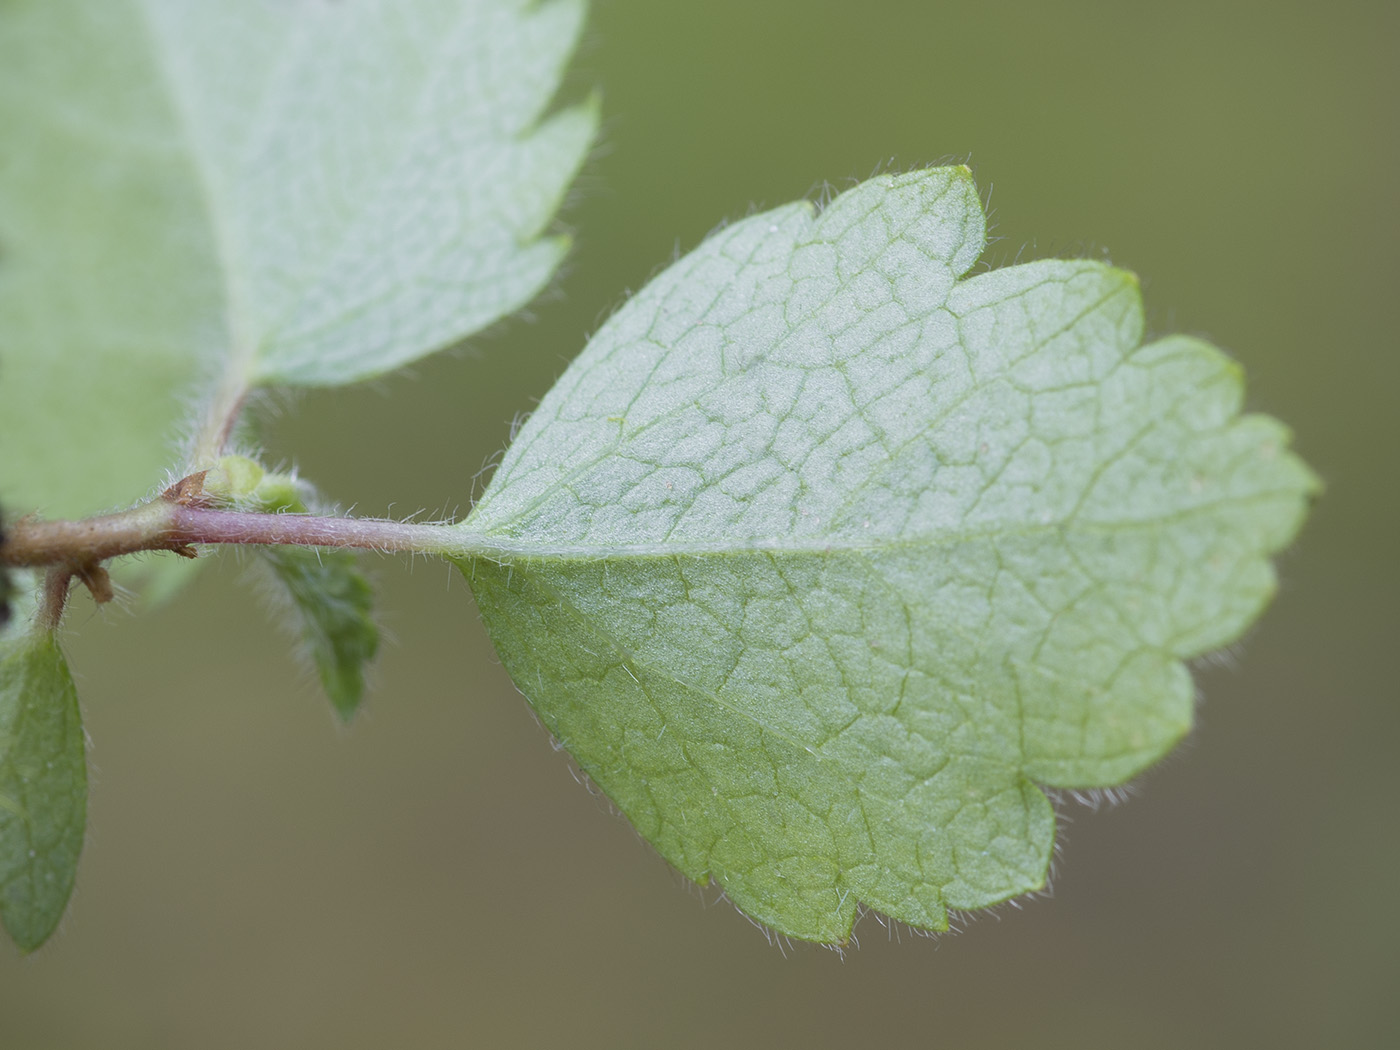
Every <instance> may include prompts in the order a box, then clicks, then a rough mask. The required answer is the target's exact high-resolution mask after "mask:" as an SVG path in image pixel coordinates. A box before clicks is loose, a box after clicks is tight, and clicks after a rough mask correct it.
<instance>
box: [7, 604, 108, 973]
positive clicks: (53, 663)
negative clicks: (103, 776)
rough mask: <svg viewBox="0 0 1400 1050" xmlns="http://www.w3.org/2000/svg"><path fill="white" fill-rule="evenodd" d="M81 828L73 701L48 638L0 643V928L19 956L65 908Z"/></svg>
mask: <svg viewBox="0 0 1400 1050" xmlns="http://www.w3.org/2000/svg"><path fill="white" fill-rule="evenodd" d="M86 822H87V766H86V763H85V761H84V741H83V725H82V716H81V714H80V712H79V710H78V694H77V690H76V689H75V688H74V686H73V678H72V675H70V674H69V672H68V664H67V661H66V660H65V659H64V657H63V653H62V651H61V650H60V649H59V647H58V642H57V640H56V639H55V638H54V637H53V635H52V634H50V633H49V632H47V631H33V632H31V633H28V634H25V635H22V636H20V637H17V638H13V639H11V640H9V641H6V642H4V643H3V644H0V921H3V922H4V925H5V929H6V931H7V932H8V933H9V935H10V936H11V937H12V938H13V939H14V942H15V944H17V945H18V946H19V948H20V949H21V950H22V951H25V952H31V951H33V950H34V949H35V948H38V947H39V946H40V945H41V944H43V943H44V941H46V940H47V939H48V937H49V935H50V934H52V933H53V931H54V928H55V927H56V926H57V925H58V921H59V919H60V918H61V917H62V916H63V910H64V908H65V907H67V904H68V897H69V895H70V894H71V893H72V892H73V881H74V878H75V876H76V874H77V868H78V855H79V854H80V853H81V852H82V848H83V831H84V828H85V826H86Z"/></svg>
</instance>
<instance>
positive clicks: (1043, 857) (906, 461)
mask: <svg viewBox="0 0 1400 1050" xmlns="http://www.w3.org/2000/svg"><path fill="white" fill-rule="evenodd" d="M983 245H984V220H983V214H982V209H981V207H980V204H979V201H978V199H977V195H976V191H975V188H974V186H973V184H972V181H971V178H970V176H969V174H968V172H967V171H966V169H962V168H944V169H936V170H931V171H924V172H917V173H913V174H909V175H904V176H891V177H882V178H877V179H873V180H871V181H869V182H867V183H864V184H862V185H861V186H859V187H857V188H856V189H853V190H851V191H850V192H848V193H845V194H843V195H841V196H840V197H838V198H837V199H836V200H835V201H833V202H832V203H831V205H830V206H829V207H828V208H826V210H825V211H823V212H821V213H820V214H817V213H816V210H815V209H814V208H813V207H812V205H810V204H807V203H798V204H793V205H789V206H787V207H783V208H779V209H777V210H775V211H772V212H769V213H767V214H763V215H757V216H754V217H751V218H748V219H745V220H744V221H742V222H739V223H736V224H734V225H732V226H730V227H728V228H727V229H725V230H724V231H723V232H721V233H719V234H717V235H716V236H714V237H712V238H711V239H710V240H709V241H707V242H706V243H705V244H703V245H702V246H701V247H700V248H699V249H697V250H696V251H694V252H692V253H691V254H690V255H688V256H686V257H685V258H683V259H681V260H680V261H679V262H677V263H676V264H674V265H673V266H671V267H670V268H669V269H667V270H666V271H665V272H663V273H662V274H661V275H660V276H659V277H657V278H656V279H655V280H653V281H652V282H651V283H650V284H649V285H648V286H647V287H646V288H644V289H643V290H642V291H641V292H640V293H639V294H638V295H637V296H636V297H635V298H633V299H632V300H631V301H630V302H629V303H627V305H626V306H624V307H623V308H622V309H621V310H620V311H619V312H618V313H617V314H616V315H615V316H614V317H613V318H612V319H611V320H610V321H609V322H608V323H607V324H606V325H604V327H603V328H602V329H601V330H600V331H599V332H598V334H597V335H596V336H595V337H594V338H593V339H592V341H591V342H590V343H589V345H588V347H587V348H586V349H585V350H584V352H583V353H582V354H581V355H580V356H579V358H578V359H577V360H576V361H575V362H574V363H573V364H572V365H571V366H570V368H569V369H568V370H567V372H566V373H565V374H564V376H563V377H562V378H561V379H560V380H559V382H558V383H557V384H556V385H555V387H554V389H553V390H552V391H551V392H550V393H549V394H548V396H546V398H545V399H544V401H543V402H542V403H541V405H540V407H539V410H538V411H537V412H536V413H535V415H534V416H533V417H532V418H531V419H530V421H529V422H528V424H527V425H526V426H525V427H524V428H523V429H522V430H521V432H520V434H519V435H518V437H517V438H516V440H515V442H514V443H513V445H512V447H511V448H510V450H509V451H508V453H507V455H506V457H505V459H504V461H503V463H502V465H501V467H500V469H499V470H498V471H497V473H496V475H495V477H494V478H493V479H492V481H491V484H490V486H489V487H488V489H487V491H486V493H485V494H484V496H483V498H482V499H481V501H480V503H479V504H478V505H477V507H476V508H475V510H474V511H473V513H472V514H471V516H470V517H469V519H468V520H467V522H465V523H464V525H463V526H462V527H463V529H464V530H465V533H466V534H467V535H466V536H464V539H465V540H466V542H468V543H469V544H470V545H471V546H473V548H474V549H475V550H476V552H477V553H476V555H475V556H473V557H467V558H463V559H462V561H461V564H462V568H463V570H464V572H465V573H466V575H467V576H468V578H469V579H470V581H471V585H472V588H473V590H474V592H475V594H476V596H477V599H478V603H479V605H480V608H481V611H482V615H483V617H484V618H485V620H486V624H487V627H488V628H489V630H490V632H491V634H492V636H493V638H494V639H495V642H496V644H497V647H498V648H499V650H500V653H501V656H502V659H503V660H504V662H505V664H506V667H507V668H508V670H509V671H510V673H511V675H512V676H513V678H514V679H515V681H516V683H517V685H519V687H520V688H521V689H522V690H523V691H524V692H525V693H526V695H527V696H528V697H529V698H530V700H531V702H532V703H533V704H534V706H535V708H536V709H537V710H538V711H539V713H540V716H541V718H542V719H543V720H544V721H545V723H546V724H547V725H548V726H549V728H550V729H551V730H552V731H553V733H554V734H555V735H556V736H557V737H558V739H559V740H560V742H561V743H562V744H563V745H564V746H565V747H567V748H568V749H569V750H570V751H571V752H572V754H573V755H574V757H575V758H576V760H577V761H578V762H579V764H580V766H581V767H582V768H583V769H584V770H585V771H586V772H587V773H588V775H589V776H590V777H592V778H593V779H594V780H595V781H596V782H597V783H598V784H599V785H600V786H601V787H602V788H603V789H604V790H605V791H606V792H607V793H608V794H609V795H610V796H611V797H612V798H613V800H614V801H615V802H616V803H617V804H618V805H619V806H620V807H621V809H622V810H623V811H624V812H625V813H626V814H627V815H628V816H629V817H630V818H631V820H632V821H633V823H634V824H636V826H637V828H638V829H639V830H640V831H641V832H642V833H643V834H644V835H645V836H646V837H647V838H649V839H650V840H651V841H652V842H653V843H654V844H655V845H656V847H657V848H658V849H659V850H660V851H661V853H662V854H663V855H664V856H665V857H666V858H667V859H668V860H670V861H671V862H672V863H673V864H675V865H676V866H677V867H678V868H679V869H680V870H681V871H683V872H684V873H686V874H687V875H689V876H690V877H692V878H694V879H698V880H701V881H704V880H707V879H714V880H716V881H717V882H718V883H719V884H720V885H721V886H722V887H723V888H724V890H725V892H726V893H727V894H728V895H729V896H730V898H731V899H732V900H733V901H734V902H735V903H736V904H737V905H738V906H739V907H740V908H741V909H743V910H744V911H745V912H747V913H748V914H750V915H751V916H753V917H754V918H756V919H758V920H760V921H762V922H764V923H766V924H768V925H769V926H772V927H773V928H774V929H776V930H778V931H781V932H782V933H785V934H790V935H793V936H796V937H802V938H808V939H812V940H818V941H827V942H839V941H843V940H844V939H845V938H846V937H847V936H848V935H849V933H850V929H851V924H852V922H853V920H854V918H855V916H856V913H857V908H858V905H859V904H860V903H861V902H863V903H864V904H866V905H868V906H870V907H873V908H876V909H878V910H880V911H881V912H884V913H886V914H888V915H890V916H893V917H895V918H897V919H900V920H903V921H905V922H907V923H910V924H912V925H914V926H919V927H925V928H931V929H942V928H944V927H946V925H947V921H948V920H947V913H948V911H949V910H950V909H968V908H979V907H983V906H986V905H989V904H992V903H995V902H997V901H1001V900H1005V899H1007V898H1009V897H1012V896H1015V895H1017V894H1021V893H1024V892H1026V891H1028V890H1032V889H1035V888H1037V887H1039V886H1041V885H1042V884H1043V883H1044V880H1045V875H1046V870H1047V865H1048V862H1049V859H1050V855H1051V847H1052V843H1053V837H1054V826H1055V818H1054V813H1053V811H1052V808H1051V805H1050V803H1049V802H1048V800H1047V799H1046V797H1045V794H1044V793H1043V791H1042V790H1041V789H1042V786H1057V787H1066V788H1078V787H1093V786H1102V785H1112V784H1117V783H1121V782H1122V781H1123V780H1125V779H1126V778H1128V777H1131V776H1133V775H1134V774H1136V773H1138V772H1139V771H1141V770H1142V769H1143V768H1145V767H1146V766H1147V765H1149V764H1150V763H1152V762H1154V761H1155V760H1157V759H1158V758H1160V757H1161V756H1162V755H1163V754H1165V753H1166V752H1167V751H1168V750H1169V749H1170V748H1171V747H1172V745H1173V744H1175V743H1176V741H1178V740H1179V739H1180V738H1181V736H1182V735H1183V734H1184V733H1185V732H1186V731H1187V730H1188V728H1189V727H1190V725H1191V717H1192V685H1191V680H1190V676H1189V674H1188V673H1187V671H1186V669H1185V667H1184V666H1183V663H1182V661H1183V660H1186V659H1188V658H1190V657H1192V656H1195V655H1198V654H1200V653H1203V652H1206V651H1208V650H1210V649H1213V648H1216V647H1219V646H1221V645H1224V644H1226V643H1227V642H1229V641H1230V640H1232V639H1234V638H1236V637H1237V636H1238V635H1239V634H1240V632H1241V631H1243V630H1244V628H1245V627H1246V626H1247V625H1248V624H1249V623H1250V622H1251V621H1252V620H1253V618H1254V617H1255V616H1256V615H1257V614H1258V613H1259V611H1260V610H1261V609H1262V607H1263V606H1264V604H1265V602H1266V601H1267V600H1268V598H1269V596H1270V594H1271V593H1272V591H1273V588H1274V576H1273V572H1272V569H1271V567H1270V564H1269V562H1268V555H1269V554H1270V553H1271V552H1273V551H1275V550H1277V549H1278V548H1279V547H1281V546H1282V545H1284V544H1285V543H1287V542H1288V540H1289V539H1290V538H1291V537H1292V535H1293V534H1294V532H1295V530H1296V529H1297V528H1298V526H1299V523H1300V521H1301V519H1302V516H1303V514H1304V510H1305V504H1306V498H1307V496H1308V494H1309V493H1310V491H1311V490H1312V488H1313V485H1314V482H1313V478H1312V475H1311V474H1310V473H1309V471H1308V470H1307V469H1306V467H1304V466H1303V465H1302V464H1301V462H1300V461H1299V460H1297V459H1296V458H1295V457H1294V456H1293V455H1292V454H1290V453H1289V452H1288V451H1287V449H1286V443H1287V439H1288V435H1287V433H1286V432H1285V431H1284V429H1283V428H1282V427H1281V426H1280V425H1279V424H1277V423H1276V422H1274V421H1273V420H1270V419H1267V418H1265V417H1262V416H1252V415H1246V416H1241V415H1240V414H1239V409H1240V398H1241V380H1240V371H1239V368H1238V367H1237V366H1236V365H1234V364H1233V363H1231V362H1230V361H1229V360H1228V359H1226V358H1225V357H1224V355H1222V354H1221V353H1220V352H1219V351H1217V350H1215V349H1214V348H1213V347H1211V346H1209V345H1207V344H1205V343H1203V342H1201V341H1199V340H1195V339H1188V338H1182V337H1170V338H1166V339H1162V340H1159V341H1155V342H1149V343H1146V344H1144V343H1142V341H1141V338H1142V310H1141V299H1140V295H1139V291H1138V284H1137V281H1136V279H1135V278H1134V277H1133V276H1132V275H1131V274H1129V273H1125V272H1123V271H1121V270H1116V269H1113V268H1111V267H1108V266H1104V265H1101V264H1099V263H1095V262H1082V261H1081V262H1072V261H1045V262H1035V263H1029V264H1025V265H1020V266H1013V267H1010V268H1007V269H1001V270H996V271H991V272H984V273H979V274H977V275H975V276H964V275H965V274H966V273H967V271H968V270H969V269H970V268H971V267H972V265H973V264H974V262H975V261H976V260H977V258H978V256H979V254H980V253H981V251H982V248H983Z"/></svg>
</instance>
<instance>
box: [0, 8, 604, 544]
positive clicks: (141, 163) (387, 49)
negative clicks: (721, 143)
mask: <svg viewBox="0 0 1400 1050" xmlns="http://www.w3.org/2000/svg"><path fill="white" fill-rule="evenodd" d="M582 12H583V4H582V2H581V0H550V2H546V3H534V2H531V0H355V2H345V3H324V2H320V0H282V2H278V3H264V2H240V3H219V2H213V0H109V2H104V3H87V2H84V0H10V2H8V3H5V4H4V5H0V141H3V142H4V144H5V145H4V162H3V163H0V449H3V450H4V457H3V464H4V465H3V473H0V498H3V499H4V501H5V506H6V507H8V508H10V509H13V510H17V511H20V512H23V511H26V510H29V509H34V508H38V509H41V510H43V511H44V512H45V513H46V514H49V515H51V516H73V515H79V514H84V513H89V512H92V511H94V510H98V509H103V508H106V507H110V506H114V505H121V504H126V503H128V502H130V501H131V500H132V499H133V498H136V497H139V496H142V495H144V494H146V493H147V492H148V491H150V489H151V488H152V487H153V486H154V485H155V484H156V483H158V482H159V481H160V480H161V477H162V474H163V472H164V471H165V470H166V468H168V467H170V466H171V465H172V463H173V461H174V460H175V459H176V455H175V453H174V452H173V451H172V448H171V441H172V438H173V437H175V436H176V435H175V433H174V431H175V430H176V427H177V424H178V423H179V421H180V418H181V416H183V415H184V413H185V407H184V406H183V405H181V403H180V401H181V398H182V397H183V396H185V395H187V394H188V393H189V392H190V390H191V388H192V387H194V386H196V385H197V384H198V383H199V382H204V383H208V382H211V381H212V380H213V378H214V377H215V376H217V375H224V376H225V377H226V381H227V382H228V383H231V384H233V385H234V386H235V387H236V386H237V385H240V384H244V383H250V384H253V385H258V384H275V383H276V384H280V383H293V384H336V383H344V382H349V381H352V380H355V379H360V378H363V377H366V376H370V375H375V374H378V373H381V372H384V371H387V370H390V369H393V368H396V367H399V366H401V365H403V364H405V363H406V362H409V361H412V360H414V359H415V358H418V357H420V356H422V355H423V354H426V353H429V352H430V351H433V350H436V349H439V348H441V347H443V346H445V345H447V344H449V343H453V342H455V341H457V340H460V339H462V338H464V337H466V336H468V335H470V334H471V333H473V332H476V331H478V330H480V329H481V328H483V327H485V326H487V325H489V324H491V323H492V322H494V321H496V320H498V319H499V318H501V317H503V316H504V315H506V314H507V313H509V312H511V311H513V310H515V309H517V308H519V307H520V306H522V305H523V304H524V303H525V302H526V301H528V300H529V299H530V298H531V297H532V296H534V295H535V294H536V293H537V292H538V291H539V290H540V288H541V287H542V286H543V285H544V284H545V283H546V282H547V281H548V279H549V277H550V275H551V274H552V273H553V271H554V269H555V267H556V266H557V264H558V262H559V260H560V258H561V256H562V254H563V253H564V251H565V248H566V242H565V240H564V239H563V238H561V237H557V236H550V235H548V232H547V227H548V225H549V223H550V221H551V217H552V216H553V214H554V210H555V208H556V207H557V206H558V204H559V201H560V199H561V197H562V195H563V193H564V191H565V188H566V186H567V185H568V183H569V181H570V180H571V178H572V177H573V174H574V172H575V171H576V170H577V168H578V166H579V164H580V162H581V160H582V158H583V156H584V153H585V151H586V150H587V148H588V143H589V141H590V138H591V136H592V133H593V129H594V125H595V112H594V109H595V107H594V106H593V105H592V104H587V105H583V106H578V107H574V108H571V109H566V110H564V111H562V112H559V113H557V114H555V115H553V116H548V117H545V116H544V113H545V110H546V107H547V106H548V104H549V102H550V99H551V97H552V96H553V94H554V92H555V91H556V89H557V87H558V84H559V79H560V74H561V69H562V67H563V65H564V63H565V62H566V60H567V58H568V55H569V52H570V51H571V49H572V47H573V45H574V42H575V39H576V37H577V34H578V31H579V26H580V22H581V19H582ZM95 437H97V438H99V440H94V438H95ZM21 450H22V454H21Z"/></svg>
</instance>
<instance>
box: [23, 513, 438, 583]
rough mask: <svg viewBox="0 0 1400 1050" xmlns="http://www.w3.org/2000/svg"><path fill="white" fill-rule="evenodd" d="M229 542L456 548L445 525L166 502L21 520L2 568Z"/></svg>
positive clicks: (93, 561)
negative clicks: (60, 518)
mask: <svg viewBox="0 0 1400 1050" xmlns="http://www.w3.org/2000/svg"><path fill="white" fill-rule="evenodd" d="M224 543H228V544H263V545H268V544H283V545H296V546H302V547H354V548H360V549H365V550H377V551H386V552H389V551H404V552H407V551H413V552H421V553H429V554H441V553H447V552H448V551H450V550H453V549H455V548H456V547H457V546H458V543H456V542H454V541H453V540H452V538H451V534H450V533H449V531H448V529H447V528H446V527H445V526H442V525H415V524H411V523H408V522H398V521H379V520H374V519H368V518H325V517H316V516H313V515H309V514H260V513H250V512H246V511H233V510H212V509H209V508H207V507H199V506H188V505H185V504H182V503H179V502H172V501H170V500H168V499H166V498H164V497H162V498H160V499H155V500H152V501H151V502H150V503H143V504H141V505H140V506H138V507H134V508H132V509H131V510H128V511H121V512H119V513H116V514H104V515H100V516H98V517H93V518H84V519H83V520H81V521H40V520H38V519H36V518H21V519H19V520H18V521H15V522H12V523H11V525H10V527H9V528H8V529H7V530H6V532H5V536H4V540H3V542H2V543H0V562H3V563H4V564H5V565H9V566H12V567H15V568H42V567H56V568H67V569H68V570H69V571H70V572H71V573H72V574H73V575H77V576H80V577H82V576H84V575H85V573H86V572H87V571H88V569H89V567H93V566H98V565H100V563H101V562H104V561H106V560H107V559H109V558H116V557H120V556H121V555H124V554H136V553H139V552H142V551H173V552H175V553H177V554H182V555H184V556H186V557H194V553H195V552H194V549H193V548H194V546H195V545H199V544H224ZM85 582H86V580H85Z"/></svg>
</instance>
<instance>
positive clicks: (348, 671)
mask: <svg viewBox="0 0 1400 1050" xmlns="http://www.w3.org/2000/svg"><path fill="white" fill-rule="evenodd" d="M258 556H259V558H260V559H261V560H262V561H263V562H265V563H266V564H267V566H268V568H269V569H271V571H272V574H273V577H274V579H275V580H276V582H277V585H278V586H279V587H280V588H281V589H282V590H284V591H285V592H286V594H287V596H288V597H289V598H290V599H291V601H292V606H293V608H294V609H295V610H296V622H297V629H298V633H299V634H300V635H301V638H302V641H303V642H305V644H306V647H307V650H308V652H309V654H310V656H311V659H312V661H313V662H314V663H315V665H316V673H317V675H318V677H319V678H320V680H321V686H322V688H323V689H325V691H326V696H327V697H329V698H330V701H331V704H332V706H334V707H335V710H336V713H337V714H339V715H340V717H341V718H342V719H344V720H345V721H349V720H350V719H351V718H352V717H353V716H354V714H355V712H356V711H357V710H358V709H359V706H360V700H361V698H362V697H363V696H364V692H365V668H366V667H368V666H369V664H370V662H371V661H372V660H373V659H374V656H375V653H376V652H378V650H379V628H378V627H377V626H375V623H374V589H373V588H372V587H371V586H370V584H369V581H368V580H366V579H365V577H364V575H363V574H362V573H361V572H360V568H359V565H358V563H357V562H356V559H355V555H354V554H352V553H351V552H350V551H344V550H309V549H307V548H305V547H265V548H263V549H262V550H260V551H259V552H258Z"/></svg>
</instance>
